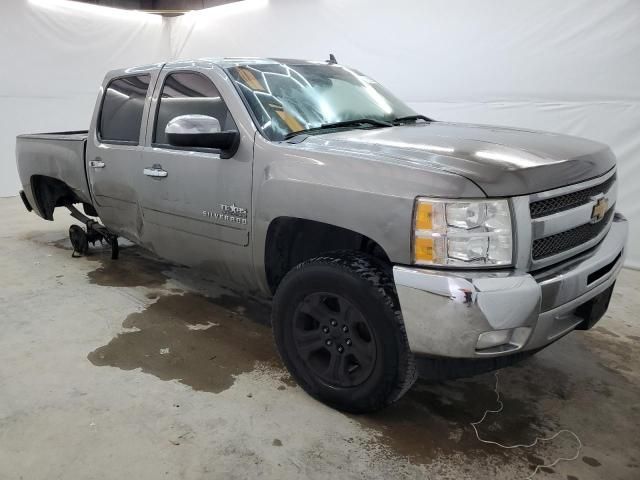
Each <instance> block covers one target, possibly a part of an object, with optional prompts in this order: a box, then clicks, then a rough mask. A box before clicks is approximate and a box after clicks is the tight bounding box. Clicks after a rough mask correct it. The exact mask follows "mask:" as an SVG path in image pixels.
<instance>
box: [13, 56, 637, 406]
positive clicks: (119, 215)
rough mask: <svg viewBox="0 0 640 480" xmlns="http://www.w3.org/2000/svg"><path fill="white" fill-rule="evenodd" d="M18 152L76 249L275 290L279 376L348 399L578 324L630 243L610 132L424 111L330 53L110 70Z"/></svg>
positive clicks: (32, 190) (28, 196)
mask: <svg viewBox="0 0 640 480" xmlns="http://www.w3.org/2000/svg"><path fill="white" fill-rule="evenodd" d="M17 163H18V169H19V173H20V178H21V183H22V188H23V191H22V192H21V196H22V199H23V201H24V203H25V206H26V208H27V209H28V210H33V211H34V212H35V213H37V214H38V215H40V216H41V217H43V218H45V219H47V220H52V219H53V212H54V209H55V208H56V207H66V208H69V209H70V210H71V212H72V215H73V216H74V217H75V218H77V219H78V220H80V221H81V222H82V223H84V225H85V227H81V226H80V225H75V226H72V227H71V230H70V235H71V239H72V243H73V246H74V249H75V250H76V251H78V252H80V253H85V252H86V250H87V242H88V241H92V240H95V239H97V238H101V239H104V240H107V242H109V243H110V244H111V245H112V247H113V248H114V250H113V252H114V255H113V256H114V257H116V256H117V241H118V237H119V236H121V237H125V238H127V239H129V240H130V241H131V242H134V243H136V244H139V245H141V246H142V247H144V248H146V249H148V250H150V251H152V252H154V253H155V254H157V255H158V256H160V257H163V258H165V259H168V260H170V261H172V262H175V263H177V264H182V265H188V266H192V267H194V268H199V269H203V270H206V271H207V272H209V273H210V274H212V275H215V276H216V277H218V278H222V279H224V280H227V281H228V282H230V284H232V285H235V286H237V287H239V288H242V289H243V290H245V291H246V292H248V293H251V294H253V295H256V294H257V295H261V296H263V297H267V298H272V305H273V310H272V324H273V332H274V336H275V342H276V344H277V347H278V351H279V353H280V355H281V357H282V360H283V362H284V364H285V365H286V367H287V368H288V370H289V371H290V372H291V375H292V376H293V377H294V379H295V380H296V381H297V382H298V383H299V384H300V385H301V386H302V387H303V388H304V389H305V390H306V391H307V392H308V393H309V394H311V395H312V396H314V397H315V398H317V399H319V400H321V401H323V402H325V403H326V404H328V405H331V406H333V407H336V408H339V409H342V410H346V411H352V412H366V411H373V410H376V409H379V408H382V407H384V406H386V405H388V404H390V403H392V402H393V401H395V400H397V399H398V398H400V397H401V396H402V395H403V393H404V392H406V391H407V389H409V388H410V387H411V385H412V384H413V382H414V381H415V379H416V377H417V376H418V374H421V375H422V376H424V377H427V378H431V379H445V378H452V377H456V376H463V375H470V374H474V373H477V372H481V371H487V370H490V369H495V368H500V367H503V366H505V365H508V364H511V363H513V362H515V361H516V360H519V359H521V358H524V357H526V356H527V355H531V354H533V353H535V352H536V351H538V350H540V349H541V348H544V347H545V346H547V345H549V344H550V343H552V342H554V341H555V340H557V339H559V338H560V337H562V336H563V335H565V334H566V333H568V332H570V331H572V330H575V329H578V330H582V329H588V328H590V327H592V326H593V324H594V323H595V322H597V321H598V320H599V319H600V318H601V317H602V315H603V314H604V312H605V310H606V309H607V306H608V303H609V299H610V297H611V292H612V289H613V286H614V283H615V280H616V276H617V275H618V273H619V271H620V269H621V268H622V264H623V260H624V255H625V242H626V238H627V222H626V220H625V218H624V217H623V216H622V215H620V214H619V213H617V212H616V211H615V203H616V190H617V178H616V160H615V157H614V155H613V153H612V152H611V150H610V149H609V148H608V147H607V146H606V145H602V144H600V143H596V142H593V141H589V140H585V139H581V138H576V137H570V136H565V135H556V134H553V133H544V132H537V131H529V130H521V129H515V128H503V127H494V126H482V125H469V124H458V123H449V122H440V121H434V120H431V119H430V118H427V117H425V116H422V115H419V114H417V113H416V112H415V111H413V110H412V109H411V108H410V107H408V106H407V105H405V104H404V103H403V102H401V101H400V100H398V99H397V98H396V97H394V96H393V95H392V94H391V93H389V92H388V91H387V90H385V89H384V88H383V87H382V86H380V85H379V84H378V83H376V82H375V81H374V80H372V79H371V78H369V77H367V76H366V75H363V74H362V73H360V72H358V71H357V70H354V69H351V68H347V67H345V66H342V65H339V64H337V63H336V62H335V59H334V58H332V59H331V60H330V61H328V62H311V61H300V60H285V59H269V58H266V59H255V58H252V59H248V58H226V59H201V60H195V61H187V62H175V63H165V64H156V65H147V66H141V67H135V68H128V69H125V70H117V71H112V72H110V73H108V74H107V76H106V78H105V80H104V83H103V84H102V88H101V90H100V94H99V97H98V100H97V102H96V106H95V112H94V114H93V118H92V120H91V125H90V128H89V130H88V131H80V132H63V133H47V134H39V135H22V136H19V137H18V139H17ZM80 205H81V206H82V207H81V208H82V209H83V212H82V211H81V210H80Z"/></svg>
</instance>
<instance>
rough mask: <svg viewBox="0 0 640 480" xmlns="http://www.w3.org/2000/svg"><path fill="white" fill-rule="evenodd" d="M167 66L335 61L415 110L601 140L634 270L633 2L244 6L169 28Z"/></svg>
mask: <svg viewBox="0 0 640 480" xmlns="http://www.w3.org/2000/svg"><path fill="white" fill-rule="evenodd" d="M171 47H172V58H190V57H202V56H235V55H238V56H243V55H248V56H280V57H290V58H311V59H326V58H327V57H328V55H329V52H331V53H334V54H335V55H336V57H337V58H338V61H339V62H340V63H344V64H347V65H351V66H353V67H355V68H357V69H359V70H361V71H363V72H365V73H367V74H368V75H371V76H372V77H373V78H375V79H377V80H378V81H380V82H381V83H382V84H384V85H385V86H387V87H388V88H389V89H391V90H392V91H393V92H395V93H396V94H398V96H399V97H400V98H402V99H404V100H405V101H407V102H408V103H409V104H411V105H412V106H413V107H414V108H416V109H417V110H418V111H419V112H420V113H423V114H425V115H427V116H430V117H433V118H436V119H440V120H454V121H462V122H477V123H490V124H498V125H510V126H518V127H526V128H534V129H541V130H550V131H555V132H560V133H568V134H573V135H579V136H583V137H588V138H591V139H594V140H599V141H602V142H604V143H607V144H609V145H610V146H611V147H612V148H613V150H614V152H615V153H616V155H617V156H618V161H619V178H620V185H621V186H620V191H619V201H618V205H619V207H618V208H619V209H620V210H621V211H622V212H624V213H625V214H626V215H627V216H628V217H629V218H630V220H631V236H630V240H629V256H628V261H627V263H628V265H630V266H635V267H640V241H638V238H639V237H640V1H639V0H627V1H624V0H607V1H602V0H570V1H562V2H561V1H558V0H510V1H508V0H482V1H478V0H393V1H387V0H384V1H374V0H349V1H345V0H313V1H312V0H269V2H268V4H267V2H266V1H264V0H247V1H246V2H243V4H231V5H226V6H222V7H217V8H215V9H210V10H207V11H204V12H200V13H191V14H188V15H186V16H184V17H181V18H178V19H177V20H175V22H174V25H173V27H172V42H171Z"/></svg>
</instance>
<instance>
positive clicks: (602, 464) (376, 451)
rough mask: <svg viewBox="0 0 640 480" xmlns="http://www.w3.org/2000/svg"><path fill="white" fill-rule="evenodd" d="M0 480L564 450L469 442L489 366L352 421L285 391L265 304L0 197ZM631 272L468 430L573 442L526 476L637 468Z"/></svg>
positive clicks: (417, 463)
mask: <svg viewBox="0 0 640 480" xmlns="http://www.w3.org/2000/svg"><path fill="white" fill-rule="evenodd" d="M0 219H1V220H2V225H1V226H0V325H1V326H2V332H1V333H0V479H2V480H4V479H48V480H51V479H57V478H65V479H66V478H69V479H80V478H81V479H94V478H95V479H111V478H113V479H121V478H131V479H140V480H142V479H154V480H157V479H159V478H171V479H176V478H188V479H200V478H207V479H209V478H225V479H228V478H256V477H259V478H278V479H281V478H323V479H324V478H340V479H343V478H421V479H424V478H455V479H463V478H473V479H478V478H504V479H511V478H526V477H528V476H530V475H531V474H532V473H533V472H534V468H535V465H538V464H550V463H552V462H553V461H554V460H555V459H557V458H558V457H565V458H571V457H574V456H575V455H576V452H577V448H578V443H577V441H576V439H575V438H574V437H573V436H572V435H571V434H570V433H568V432H563V433H560V435H559V436H558V437H557V438H555V439H554V440H552V441H549V442H543V443H542V444H538V445H537V446H535V447H533V448H530V449H522V448H516V449H510V450H507V449H503V448H500V447H498V446H495V445H488V444H483V443H480V442H479V441H478V440H477V439H476V436H475V434H474V431H473V428H472V426H471V425H470V423H471V422H474V421H476V420H478V419H479V418H480V417H481V416H482V415H483V412H484V411H485V410H486V409H496V408H497V403H496V397H495V393H494V383H495V377H494V375H493V374H486V375H482V376H478V377H475V378H472V379H466V380H460V381H452V382H446V383H439V384H427V383H422V382H419V383H418V384H416V386H415V387H414V388H413V389H412V390H411V392H410V393H409V394H408V395H407V396H406V397H405V398H404V399H403V400H401V401H400V402H399V403H397V404H396V405H394V406H393V407H391V408H389V409H387V410H385V411H383V412H380V413H378V414H375V415H367V416H350V415H345V414H342V413H339V412H336V411H334V410H331V409H329V408H327V407H325V406H324V405H322V404H320V403H318V402H316V401H314V400H313V399H311V398H310V397H308V396H307V395H306V394H305V393H304V392H303V391H302V390H301V389H300V388H298V387H297V386H295V385H294V384H293V383H292V381H291V379H290V377H289V376H288V374H287V373H286V371H285V370H284V368H283V367H282V365H281V363H280V361H279V360H278V358H277V355H276V352H275V349H274V346H273V343H272V339H271V334H270V330H269V328H268V326H267V323H268V316H269V312H268V309H267V308H265V307H263V306H261V305H259V304H257V303H255V302H252V301H250V300H247V299H243V298H241V297H238V296H236V295H234V294H233V293H232V292H230V291H228V290H225V289H224V288H222V287H221V286H219V285H217V284H215V283H213V282H211V281H208V280H206V279H204V278H202V277H201V276H200V275H199V274H197V273H195V272H193V271H190V270H187V269H183V268H175V267H171V266H169V265H167V264H165V263H163V262H161V261H159V260H157V259H154V258H153V257H151V256H150V255H149V254H146V253H145V252H143V251H142V250H140V249H138V248H137V247H130V248H125V249H123V250H122V252H121V258H120V260H118V261H117V262H113V261H111V260H110V259H109V255H108V252H105V251H103V252H100V251H99V250H98V251H95V253H94V254H93V255H91V256H90V257H87V258H81V259H72V258H71V251H70V247H69V243H68V241H67V240H66V236H67V233H66V232H67V229H68V226H69V224H70V223H71V221H70V219H69V217H68V216H67V215H66V214H64V213H63V212H59V213H58V219H57V221H56V222H45V221H44V220H41V219H39V218H38V217H36V216H35V215H33V214H27V213H26V212H25V211H24V209H23V207H22V205H21V203H20V201H19V200H18V199H15V198H12V199H0ZM638 312H640V272H636V271H629V270H625V271H623V272H622V275H621V277H620V280H619V282H618V285H617V287H616V290H615V293H614V298H613V301H612V307H611V308H610V310H609V312H608V314H607V315H606V317H605V318H604V319H603V320H602V321H601V322H600V323H599V324H598V326H597V328H595V329H594V330H592V331H590V332H575V333H573V334H570V335H569V336H567V337H565V338H564V339H562V340H560V341H559V342H557V343H556V344H554V345H552V346H551V347H550V348H548V349H546V350H545V351H543V352H541V353H539V354H538V355H537V356H535V357H534V358H532V359H530V360H528V361H526V362H523V363H522V364H520V365H518V366H515V367H512V368H508V369H505V370H502V371H501V372H500V373H499V379H500V387H499V390H500V394H501V396H502V399H503V401H504V410H503V411H502V412H500V413H498V414H490V415H488V417H487V419H486V420H485V421H484V422H483V423H482V424H481V425H480V426H479V430H480V433H481V435H482V436H483V437H485V438H487V439H490V440H495V441H498V442H502V443H506V444H514V443H529V442H532V441H533V440H534V439H535V437H537V436H551V435H552V434H553V433H555V432H558V431H559V430H560V429H570V430H572V431H574V432H575V433H576V434H577V435H578V436H579V438H580V440H581V442H582V443H583V447H582V449H581V450H580V451H579V453H578V454H577V458H576V459H575V460H573V461H562V462H560V463H558V464H557V465H556V466H554V467H553V468H550V469H547V468H545V469H543V470H542V471H539V472H538V473H537V474H536V476H535V478H562V479H567V480H575V479H581V480H586V479H600V478H606V479H637V478H640V435H639V434H638V430H639V427H640V404H639V399H640V395H639V394H640V385H639V383H640V382H639V379H640V347H639V341H640V324H639V323H638Z"/></svg>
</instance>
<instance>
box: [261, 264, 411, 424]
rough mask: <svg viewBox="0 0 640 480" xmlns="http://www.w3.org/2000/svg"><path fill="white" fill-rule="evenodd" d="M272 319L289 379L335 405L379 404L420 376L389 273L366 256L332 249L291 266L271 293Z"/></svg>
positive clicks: (355, 408) (361, 408)
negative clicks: (329, 251)
mask: <svg viewBox="0 0 640 480" xmlns="http://www.w3.org/2000/svg"><path fill="white" fill-rule="evenodd" d="M272 325H273V333H274V337H275V342H276V345H277V347H278V351H279V353H280V356H281V358H282V361H283V362H284V364H285V366H286V367H287V369H288V370H289V372H290V373H291V375H292V376H293V378H294V379H295V380H296V381H297V382H298V384H299V385H300V386H301V387H302V388H303V389H304V390H305V391H306V392H307V393H308V394H309V395H311V396H312V397H314V398H316V399H318V400H320V401H321V402H323V403H325V404H327V405H329V406H331V407H333V408H336V409H338V410H343V411H347V412H351V413H366V412H372V411H375V410H379V409H381V408H384V407H386V406H388V405H390V404H391V403H393V402H395V401H396V400H398V399H399V398H400V397H401V396H402V395H403V394H404V393H405V392H406V391H407V390H408V389H409V388H410V387H411V385H413V383H414V382H415V380H416V378H417V372H416V368H415V363H414V359H413V355H412V354H411V351H410V350H409V344H408V342H407V335H406V333H405V329H404V322H403V320H402V315H401V312H400V307H399V303H398V299H397V295H396V292H395V285H394V283H393V280H392V277H391V275H390V273H389V272H388V269H385V268H384V266H383V265H381V264H380V263H378V262H377V260H376V259H375V258H373V257H371V256H368V255H365V254H362V253H359V252H334V253H331V254H328V255H325V256H321V257H317V258H313V259H311V260H307V261H305V262H303V263H301V264H299V265H298V266H296V267H295V268H293V269H292V270H291V271H290V272H289V273H287V275H286V276H285V278H284V279H283V280H282V283H281V284H280V285H279V287H278V290H277V291H276V294H275V297H274V302H273V312H272Z"/></svg>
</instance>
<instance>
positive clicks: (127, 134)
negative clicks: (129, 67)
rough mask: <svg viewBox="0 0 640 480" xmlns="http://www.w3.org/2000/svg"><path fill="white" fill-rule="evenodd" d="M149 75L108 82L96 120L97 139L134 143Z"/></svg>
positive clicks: (138, 133)
mask: <svg viewBox="0 0 640 480" xmlns="http://www.w3.org/2000/svg"><path fill="white" fill-rule="evenodd" d="M150 78H151V77H150V76H149V75H135V76H129V77H122V78H118V79H115V80H113V81H111V83H109V85H108V86H107V89H106V91H105V94H104V98H103V100H102V109H101V111H100V119H99V122H98V134H99V138H100V141H103V142H107V143H108V142H116V143H126V144H132V145H137V144H138V141H139V139H140V128H141V126H142V111H143V110H144V102H145V99H146V97H147V92H148V91H149V83H150Z"/></svg>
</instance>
